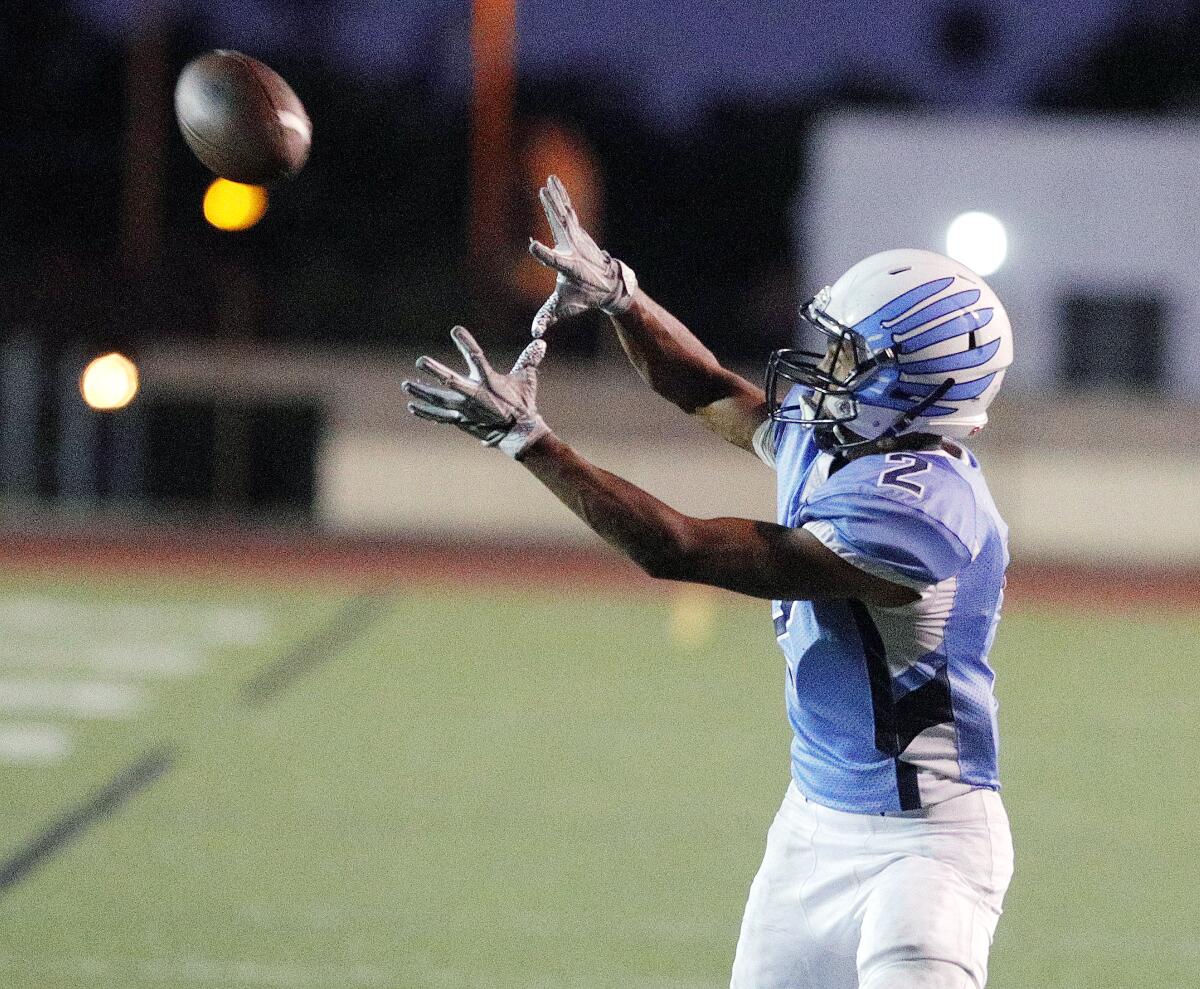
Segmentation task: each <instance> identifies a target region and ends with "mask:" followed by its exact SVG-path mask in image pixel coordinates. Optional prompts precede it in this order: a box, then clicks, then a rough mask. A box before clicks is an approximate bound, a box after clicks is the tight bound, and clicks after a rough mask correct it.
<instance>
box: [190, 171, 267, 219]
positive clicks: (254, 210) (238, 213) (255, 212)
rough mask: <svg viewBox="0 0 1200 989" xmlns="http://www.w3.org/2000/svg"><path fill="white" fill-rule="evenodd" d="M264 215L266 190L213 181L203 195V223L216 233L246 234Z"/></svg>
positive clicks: (218, 180) (227, 180)
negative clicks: (208, 224)
mask: <svg viewBox="0 0 1200 989" xmlns="http://www.w3.org/2000/svg"><path fill="white" fill-rule="evenodd" d="M266 211H267V190H266V189H264V188H263V187H262V186H261V185H245V184H244V183H241V182H230V181H229V179H216V180H215V181H214V182H213V184H212V185H210V186H209V187H208V191H207V192H206V193H205V194H204V219H206V220H207V221H208V222H209V223H211V224H212V225H213V226H214V227H216V228H217V229H218V230H248V229H250V227H252V226H254V224H256V223H257V222H258V221H259V220H261V219H262V218H263V214H264V213H266Z"/></svg>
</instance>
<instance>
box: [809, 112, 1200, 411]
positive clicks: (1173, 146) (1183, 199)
mask: <svg viewBox="0 0 1200 989" xmlns="http://www.w3.org/2000/svg"><path fill="white" fill-rule="evenodd" d="M811 154H812V157H811V162H810V165H811V168H810V171H809V175H810V184H809V188H808V190H807V194H806V195H805V196H804V197H803V198H802V200H801V203H800V204H799V210H800V215H799V217H798V224H799V231H800V240H799V243H800V245H801V250H800V256H801V258H802V260H803V266H804V270H805V272H806V276H807V277H808V278H809V279H811V280H812V285H808V286H805V287H804V289H805V290H815V288H817V287H819V286H820V285H823V284H826V283H827V282H828V281H831V280H832V279H834V278H836V277H837V275H838V274H840V273H841V272H842V271H843V270H844V269H845V268H847V267H849V265H851V264H852V263H854V262H855V261H856V260H858V259H859V258H862V257H865V256H866V255H868V254H872V253H874V252H875V251H879V250H884V249H887V248H891V247H923V248H928V249H930V250H936V251H941V252H943V253H945V252H946V231H947V228H948V227H949V225H950V223H951V221H952V220H953V219H954V218H955V217H956V216H958V215H960V214H962V213H964V212H967V211H972V210H980V211H984V212H986V213H990V214H992V215H993V216H995V217H997V218H998V219H999V220H1000V221H1001V222H1002V223H1003V224H1004V227H1005V229H1006V231H1007V235H1008V255H1007V260H1006V262H1005V264H1004V265H1003V267H1001V268H1000V270H999V271H997V272H996V273H995V274H993V275H991V276H989V278H988V281H989V282H990V284H991V285H992V286H993V288H995V289H996V291H997V292H998V294H999V295H1000V297H1001V299H1003V300H1004V303H1005V306H1006V307H1007V309H1008V311H1009V315H1010V316H1011V318H1012V323H1013V329H1014V334H1015V338H1016V355H1017V357H1016V363H1015V365H1014V367H1013V369H1012V371H1011V372H1010V374H1009V377H1008V381H1009V384H1010V387H1012V388H1016V389H1023V390H1042V389H1045V388H1047V387H1056V388H1057V387H1062V388H1065V389H1067V390H1072V391H1077V390H1085V391H1086V390H1088V389H1089V388H1092V389H1105V390H1107V389H1109V388H1112V387H1114V386H1115V387H1118V388H1128V389H1133V390H1138V391H1143V390H1146V389H1149V390H1151V391H1153V390H1156V389H1157V390H1160V391H1161V393H1162V394H1164V395H1166V396H1175V397H1180V398H1190V399H1197V398H1200V237H1198V236H1197V227H1198V225H1200V200H1198V196H1197V193H1198V191H1200V188H1198V185H1197V181H1196V176H1197V165H1198V164H1200V131H1197V129H1196V128H1195V127H1194V126H1188V125H1186V124H1183V123H1180V124H1170V123H1148V122H1147V123H1141V122H1134V121H1129V122H1120V121H1112V120H1105V121H1100V120H1088V119H1080V118H1076V117H1072V118H1066V117H1063V118H1054V117H1049V118H1045V117H1041V118H1032V119H1030V118H1012V119H988V118H979V117H974V116H956V115H952V114H951V115H947V114H940V115H907V114H905V115H896V114H887V115H882V114H881V115H858V114H853V115H839V116H836V117H831V118H829V119H827V120H825V121H824V122H823V123H822V124H821V125H820V126H819V127H818V128H817V130H816V133H815V135H814V139H813V141H812V144H811Z"/></svg>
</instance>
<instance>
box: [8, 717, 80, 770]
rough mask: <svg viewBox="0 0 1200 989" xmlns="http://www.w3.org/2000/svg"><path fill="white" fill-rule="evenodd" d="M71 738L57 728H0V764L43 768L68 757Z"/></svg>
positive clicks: (39, 725)
mask: <svg viewBox="0 0 1200 989" xmlns="http://www.w3.org/2000/svg"><path fill="white" fill-rule="evenodd" d="M71 749H72V745H71V736H70V734H69V733H68V732H67V730H66V729H65V728H62V727H61V726H59V725H43V724H27V725H0V763H3V764H5V765H10V766H25V765H46V764H48V763H55V762H61V761H62V760H63V759H65V758H66V757H67V756H68V755H70V754H71Z"/></svg>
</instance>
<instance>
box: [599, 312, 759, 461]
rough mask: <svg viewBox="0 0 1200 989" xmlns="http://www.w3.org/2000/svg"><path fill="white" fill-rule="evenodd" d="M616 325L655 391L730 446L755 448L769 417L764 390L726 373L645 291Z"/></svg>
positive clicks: (695, 339) (691, 334)
mask: <svg viewBox="0 0 1200 989" xmlns="http://www.w3.org/2000/svg"><path fill="white" fill-rule="evenodd" d="M612 321H613V324H614V325H615V327H616V330H617V337H618V339H620V341H621V346H622V347H624V349H625V353H626V354H628V355H629V359H630V361H631V362H632V363H633V365H634V367H636V368H637V370H638V373H639V374H641V376H642V378H643V379H645V381H646V383H647V384H648V385H650V387H651V388H653V389H654V390H655V391H656V392H658V394H660V395H661V396H662V397H663V398H665V399H666V400H667V401H669V402H672V403H674V404H675V405H677V406H679V408H681V409H683V411H685V412H687V413H689V414H690V415H694V416H696V417H698V418H699V419H701V420H703V421H704V423H705V425H707V426H708V427H709V428H710V429H712V430H713V431H714V432H716V433H718V434H720V435H721V436H723V437H724V438H725V439H727V440H729V441H730V442H731V443H734V444H735V445H737V446H740V447H742V448H744V449H750V448H751V437H752V436H753V434H754V430H755V429H756V428H757V427H758V425H759V424H760V423H761V422H762V421H763V420H764V419H765V418H766V417H767V406H766V398H765V396H764V395H763V392H762V389H761V388H759V387H757V386H756V385H753V384H751V383H750V382H748V381H746V380H745V379H744V378H742V377H741V376H739V375H737V374H735V373H734V372H732V371H730V370H728V369H726V368H724V367H722V366H721V364H720V362H719V361H718V360H717V359H716V357H715V356H713V353H712V351H711V350H709V349H708V348H707V347H705V346H704V344H702V343H701V342H700V341H699V340H698V339H697V338H696V336H695V335H694V334H693V333H692V332H691V330H689V329H688V328H687V327H686V326H684V325H683V323H681V322H680V321H679V320H678V319H676V318H675V317H674V316H672V315H671V314H670V313H669V312H667V310H666V309H664V308H663V307H662V306H660V305H659V304H658V303H657V302H655V301H654V300H653V299H651V298H650V297H649V296H648V295H647V294H646V293H645V292H643V291H640V290H639V291H638V292H637V294H636V295H634V297H633V305H632V306H630V308H629V309H628V310H626V311H625V312H623V313H621V315H620V316H614V317H612Z"/></svg>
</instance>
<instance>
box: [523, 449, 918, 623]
mask: <svg viewBox="0 0 1200 989" xmlns="http://www.w3.org/2000/svg"><path fill="white" fill-rule="evenodd" d="M520 462H521V463H522V464H524V465H525V467H526V468H528V470H529V471H530V472H531V473H532V474H533V475H534V476H535V477H536V478H537V479H538V480H539V481H541V482H542V483H543V484H544V485H545V486H546V487H547V488H549V489H550V490H551V491H552V492H553V493H554V494H555V496H556V497H557V498H558V499H559V501H561V502H562V503H563V504H564V505H566V506H567V507H568V508H569V509H571V511H572V512H574V513H575V514H576V515H577V516H579V518H580V519H582V520H583V521H584V522H585V523H586V524H587V525H588V526H589V527H590V528H591V529H592V530H593V531H594V532H596V533H597V534H598V535H600V536H601V537H602V538H603V539H605V540H606V541H607V542H609V543H610V544H612V545H613V546H615V547H616V548H617V549H618V550H620V551H621V552H622V553H624V554H625V555H626V556H628V557H629V558H630V559H631V560H633V561H634V562H635V563H637V564H638V565H639V566H640V567H641V568H642V569H643V570H645V571H646V572H647V573H649V574H651V575H652V576H654V577H661V578H664V579H667V580H683V581H690V582H692V583H697V584H710V585H712V586H714V587H724V588H726V589H727V590H731V591H736V592H738V593H739V594H748V595H750V596H752V597H759V598H778V599H781V600H797V599H814V598H845V597H855V598H859V599H860V600H864V601H871V602H874V603H877V604H883V605H887V606H894V605H898V604H905V603H908V602H909V601H912V600H914V599H915V597H916V594H915V592H913V591H911V590H909V589H908V588H905V587H899V586H897V585H894V584H889V583H888V582H886V581H882V580H880V579H879V578H877V577H873V576H871V575H870V574H867V573H865V572H864V571H861V570H858V569H856V568H855V567H852V566H850V564H848V563H846V562H845V561H843V560H842V559H840V558H839V557H838V556H836V555H834V554H833V553H832V552H830V551H829V550H828V549H826V548H825V547H824V546H823V545H822V544H821V543H820V542H818V540H817V539H816V537H814V536H813V535H812V534H811V533H809V532H806V531H805V530H803V529H789V528H786V527H784V526H780V525H775V524H774V523H771V522H759V521H755V520H753V519H736V518H717V519H697V518H692V517H690V516H687V515H684V514H682V513H681V512H677V511H675V509H673V508H671V507H670V506H669V505H667V504H664V503H663V502H661V501H659V500H658V499H657V498H655V497H654V496H653V495H651V494H648V493H647V492H645V491H643V490H642V489H641V488H639V487H637V486H636V485H634V484H630V483H629V482H628V481H626V480H623V479H622V478H620V477H617V476H616V475H615V474H611V473H609V472H608V471H606V470H601V469H600V468H599V467H596V466H595V465H593V464H590V463H588V461H586V460H585V459H584V458H583V457H581V456H580V455H579V454H577V453H576V452H575V451H574V450H572V449H571V447H569V446H568V445H567V444H566V443H564V442H562V441H561V440H559V439H558V438H557V437H555V436H554V435H553V434H549V435H547V436H545V437H543V438H542V439H541V440H539V441H538V442H536V443H535V444H533V445H532V446H531V447H529V448H528V450H527V451H526V452H525V453H524V455H523V456H522V457H521V458H520Z"/></svg>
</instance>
